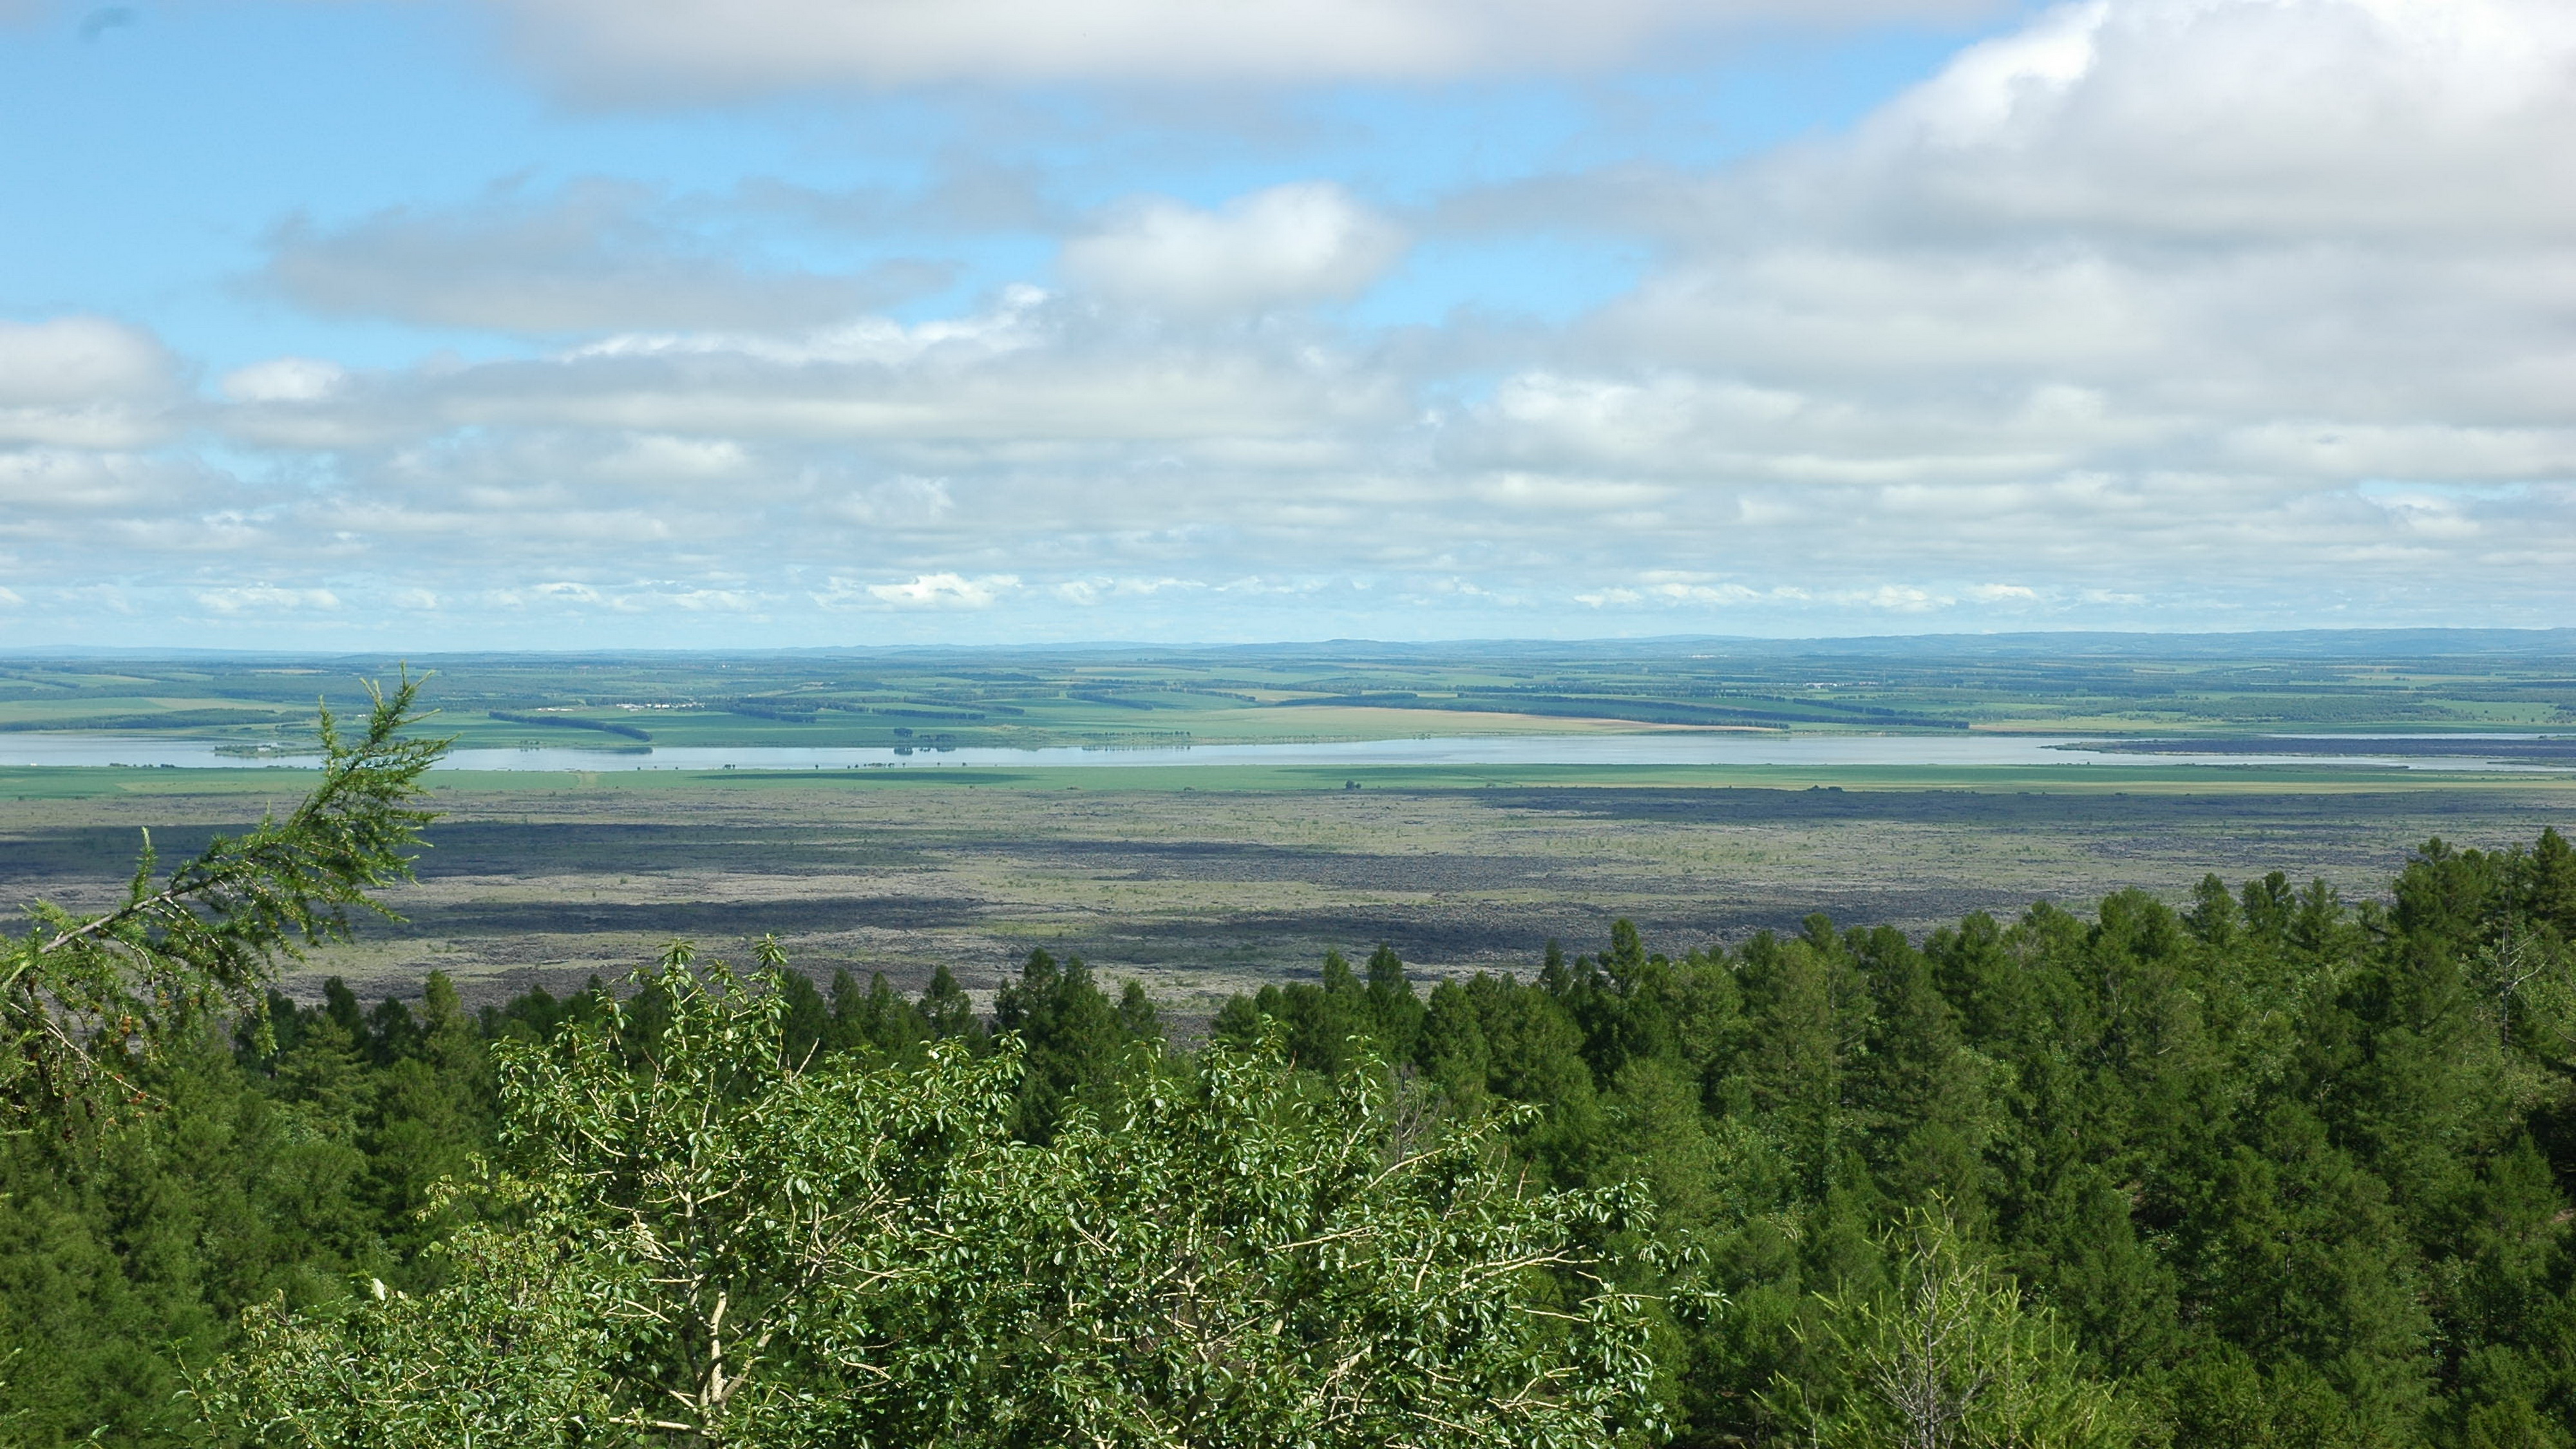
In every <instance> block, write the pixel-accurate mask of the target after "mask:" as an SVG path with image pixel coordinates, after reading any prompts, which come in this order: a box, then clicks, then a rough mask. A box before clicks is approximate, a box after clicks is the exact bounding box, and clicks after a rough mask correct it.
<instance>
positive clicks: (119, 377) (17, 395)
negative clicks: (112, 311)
mask: <svg viewBox="0 0 2576 1449" xmlns="http://www.w3.org/2000/svg"><path fill="white" fill-rule="evenodd" d="M177 395H178V365H177V362H176V360H175V359H174V358H172V357H171V355H170V353H169V351H168V350H167V349H166V348H164V347H163V346H162V345H161V344H160V342H159V341H158V340H157V339H155V338H153V337H152V336H151V335H150V334H148V333H146V332H143V331H141V330H139V329H136V328H133V327H129V326H127V325H125V324H124V323H121V322H115V321H111V320H109V319H107V318H104V317H55V318H50V319H48V320H46V321H42V322H10V321H5V320H0V443H13V442H14V443H46V444H55V445H59V446H62V447H72V448H131V447H137V446H140V445H142V444H145V443H148V442H152V441H157V440H158V439H159V437H160V436H161V435H162V434H163V433H164V432H165V431H166V429H167V413H168V410H169V408H170V407H171V405H172V404H173V403H175V402H176V401H177Z"/></svg>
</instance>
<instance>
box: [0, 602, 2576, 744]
mask: <svg viewBox="0 0 2576 1449" xmlns="http://www.w3.org/2000/svg"><path fill="white" fill-rule="evenodd" d="M408 662H409V663H410V664H411V665H412V666H414V667H415V668H418V669H422V670H427V671H430V672H432V673H433V674H434V676H435V682H434V684H433V685H432V689H431V695H432V697H433V699H434V700H435V702H436V703H437V704H438V706H439V707H440V709H441V715H440V718H439V725H440V727H441V728H443V729H447V730H450V731H453V732H454V733H456V734H457V736H458V741H459V743H460V744H461V745H466V746H519V745H539V744H557V745H561V744H571V743H579V744H582V745H584V746H587V747H593V748H604V749H620V748H625V749H639V750H640V749H644V748H648V747H650V746H655V745H661V746H671V745H701V746H703V745H832V746H853V745H863V746H897V745H916V746H925V747H936V746H938V745H957V746H964V745H1006V746H1007V745H1064V744H1094V745H1100V744H1108V745H1115V744H1169V743H1181V742H1195V743H1202V744H1210V743H1244V742H1255V741H1294V740H1327V739H1332V740H1343V739H1370V738H1386V737H1395V736H1408V735H1437V734H1494V733H1515V734H1519V733H1550V732H1560V731H1599V730H1638V729H1654V728H1665V729H1673V728H1715V729H1760V730H1796V731H1855V730H1858V731H1947V730H1958V729H1980V730H2020V731H2052V732H2072V733H2110V734H2175V735H2185V736H2199V735H2223V734H2227V733H2230V732H2239V733H2242V732H2253V733H2263V732H2272V731H2303V732H2326V733H2331V732H2338V731H2344V732H2350V731H2370V730H2391V729H2395V730H2404V731H2409V732H2435V733H2438V732H2444V731H2485V730H2501V731H2528V730H2548V729H2553V728H2560V729H2563V728H2567V727H2570V726H2576V678H2571V676H2576V633H2571V632H2570V631H2563V630H2553V631H2396V632H2385V633H2368V632H2355V633H2334V632H2319V633H2310V634H2278V635H2246V636H2171V637H2166V636H2145V635H2028V636H2001V637H1996V638H1949V639H1928V640H1927V639H1883V640H1848V641H1825V642H1817V641H1807V642H1803V643H1766V642H1763V641H1755V640H1708V639H1666V640H1644V641H1588V642H1583V643H1572V644H1538V643H1493V644H1444V645H1420V646H1405V645H1385V644H1343V645H1311V646H1285V645H1281V646H1257V647H1255V646H1245V647H1235V648H1206V649H1142V648H1123V649H1122V648H1111V647H1100V648H1088V649H1070V648H1068V649H1046V650H1035V649H985V650H953V649H952V650H872V651H871V650H848V651H802V652H796V653H777V654H731V655H689V654H654V655H592V656H538V655H453V656H437V657H421V658H415V659H413V660H410V661H408ZM404 663H405V661H403V660H400V659H397V658H394V657H390V656H377V655H368V656H349V657H345V658H333V659H317V658H313V657H309V656H297V657H293V658H268V659H263V658H252V657H232V656H220V657H216V656H201V657H191V658H183V659H161V660H144V659H118V660H115V661H113V662H112V663H111V662H104V661H100V660H97V659H79V660H73V659H59V660H54V659H42V658H29V657H19V658H13V659H0V731H11V730H29V729H35V730H113V731H138V730H139V731H152V732H156V733H169V734H181V735H187V736H193V737H200V738H212V739H219V740H226V741H230V742H232V743H234V744H237V745H240V746H243V747H245V748H251V747H256V746H259V745H263V744H265V745H270V746H288V747H292V746H294V745H296V744H298V743H301V742H303V741H305V740H306V739H307V738H308V737H309V730H310V723H311V714H312V709H313V704H314V702H315V700H316V699H317V698H321V697H327V698H329V699H331V700H332V701H334V702H335V704H336V705H337V706H339V707H342V708H344V709H345V708H350V707H354V706H355V705H356V704H357V703H358V702H359V701H360V699H361V696H360V694H359V692H358V681H359V680H360V679H361V678H384V677H389V676H390V675H392V674H393V673H394V672H395V671H396V670H398V669H399V668H401V667H403V665H404Z"/></svg>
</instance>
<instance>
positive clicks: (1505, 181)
mask: <svg viewBox="0 0 2576 1449" xmlns="http://www.w3.org/2000/svg"><path fill="white" fill-rule="evenodd" d="M2572 63H2576V21H2571V18H2570V16H2569V13H2568V12H2567V11H2566V8H2565V7H2564V6H2561V5H2555V4H2548V3H2541V0H2092V3H2082V4H2074V5H2064V6H2054V7H2050V6H2037V5H2031V6H2023V5H2014V4H2007V3H1978V0H1817V3H1808V4H1802V5H1796V6H1791V5H1786V4H1779V3H1767V0H1620V3H1606V0H1600V3H1594V4H1592V5H1589V6H1575V5H1570V4H1559V3H1556V0H1488V3H1481V4H1467V3H1465V0H1341V3H1338V4H1337V3H1327V0H1304V3H1296V4H1290V3H1285V0H1231V3H1228V4H1225V5H1218V4H1214V3H1211V0H1053V3H1049V4H1044V5H1038V4H1031V3H1028V0H953V3H943V4H941V5H939V6H935V7H926V6H924V5H922V4H921V3H920V0H728V3H725V4H718V3H716V0H620V3H614V4H612V3H609V0H486V3H479V4H431V3H363V0H351V3H319V0H316V3H279V4H235V3H227V0H173V3H160V4H153V3H137V4H131V5H111V6H100V5H72V6H65V5H57V4H52V3H47V0H15V3H14V4H13V3H11V0H0V97H5V100H0V647H8V646H12V645H19V646H26V645H54V644H69V643H98V644H126V645H151V644H168V645H184V644H206V645H214V646H231V647H260V646H278V647H313V648H331V647H340V646H349V647H359V646H365V647H380V646H393V647H416V648H423V649H431V648H466V647H526V648H541V647H573V646H581V645H616V646H636V645H652V644H659V643H667V644H673V645H682V644H685V645H692V646H720V645H797V644H834V643H873V642H936V641H947V642H978V641H1006V640H1048V639H1081V638H1121V639H1166V640H1186V639H1293V638H1315V637H1327V636H1354V635H1359V636H1374V637H1387V638H1438V637H1463V636H1481V637H1491V636H1509V635H1533V636H1534V635H1549V636H1587V635H1615V634H1649V633H1652V634H1662V633H1683V632H1692V633H1701V632H1704V633H1734V634H1770V635H1780V634H1791V635H1798V634H1829V633H1858V632H1867V633H1880V632H1909V631H1916V630H1936V631H1954V630H1978V629H2032V628H2040V629H2045V628H2103V627H2113V628H2149V629H2196V628H2278V627H2301V626H2323V625H2369V624H2428V623H2429V624H2469V625H2536V624H2560V623H2566V622H2569V620H2568V618H2567V617H2566V613H2567V609H2566V604H2567V600H2568V597H2569V590H2568V589H2567V586H2566V585H2565V583H2564V582H2563V581H2564V579H2565V578H2566V577H2567V566H2568V564H2569V563H2570V562H2571V561H2576V515H2571V511H2570V505H2571V504H2576V487H2571V479H2576V417H2571V416H2570V414H2571V412H2576V385H2572V384H2576V282H2571V280H2570V279H2571V277H2576V246H2572V245H2571V243H2576V175H2570V172H2571V170H2576V163H2571V161H2570V159H2569V157H2568V155H2567V148H2566V147H2565V146H2564V144H2563V140H2561V139H2559V138H2563V137H2564V136H2565V135H2568V134H2576V87H2571V86H2570V85H2569V84H2568V83H2567V78H2568V76H2569V75H2570V74H2571V64H2572Z"/></svg>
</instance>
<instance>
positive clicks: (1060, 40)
mask: <svg viewBox="0 0 2576 1449" xmlns="http://www.w3.org/2000/svg"><path fill="white" fill-rule="evenodd" d="M496 3H498V4H500V5H501V6H502V8H503V9H504V11H505V12H506V13H507V14H508V15H509V16H510V17H511V18H512V20H513V21H514V22H515V23H516V25H517V26H518V27H519V32H520V35H521V43H522V49H523V52H524V53H525V54H526V55H527V56H528V57H529V59H530V60H531V61H532V62H533V63H535V64H537V65H538V66H540V67H542V68H544V69H546V70H549V71H552V72H553V73H554V74H555V75H556V76H557V77H558V78H559V79H562V80H564V81H566V82H568V83H570V84H571V85H573V86H574V87H575V88H577V89H582V90H588V91H594V92H598V91H607V92H614V93H623V94H627V95H636V94H642V93H649V92H661V93H665V94H667V93H668V92H669V91H670V90H671V89H673V88H675V87H676V88H679V89H682V90H686V91H694V92H699V93H705V92H719V93H721V92H743V91H757V90H765V89H772V88H777V87H798V86H816V85H851V84H856V85H864V86H899V85H913V84H920V83H924V82H930V83H937V82H951V81H972V82H999V83H1005V84H1010V83H1025V82H1033V81H1034V82H1051V81H1068V80H1083V81H1147V82H1163V83H1179V84H1184V85H1207V84H1211V83H1229V82H1238V81H1247V80H1248V81H1255V82H1262V83H1269V84H1287V83H1306V82H1319V81H1321V82H1333V81H1351V80H1360V81H1424V80H1455V79H1462V78H1468V77H1473V76H1481V75H1492V74H1529V73H1564V72H1581V71H1591V70H1599V69H1601V68H1604V67H1607V66H1611V65H1615V64H1618V63H1621V62H1625V61H1631V60H1634V59H1637V58H1638V57H1639V56H1640V54H1641V53H1643V52H1645V51H1646V50H1648V48H1649V47H1653V46H1657V45H1671V44H1674V43H1677V42H1688V41H1691V40H1695V39H1705V38H1707V37H1709V36H1710V35H1712V34H1721V35H1722V34H1727V33H1730V32H1740V31H1742V30H1744V29H1746V28H1748V27H1754V26H1761V25H1766V24H1778V23H1780V22H1784V21H1789V22H1795V23H1797V24H1799V25H1802V26H1815V25H1853V24H1862V23H1870V22H1885V21H1908V20H1913V21H1955V20H1958V19H1960V18H1962V17H1964V16H1973V15H1978V14H1982V13H1987V12H1990V11H1992V10H1993V9H1994V8H1996V7H1995V6H1994V5H1992V4H1990V3H1983V0H1589V3H1585V4H1580V5H1578V4H1569V3H1566V0H1232V3H1227V4H1221V5H1219V4H1208V3H1204V0H1055V3H1037V0H641V3H639V0H496Z"/></svg>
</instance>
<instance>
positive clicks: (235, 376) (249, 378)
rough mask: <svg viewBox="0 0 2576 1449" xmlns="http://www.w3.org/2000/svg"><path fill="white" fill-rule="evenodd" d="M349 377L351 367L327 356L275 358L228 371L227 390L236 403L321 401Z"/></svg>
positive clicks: (226, 377)
mask: <svg viewBox="0 0 2576 1449" xmlns="http://www.w3.org/2000/svg"><path fill="white" fill-rule="evenodd" d="M348 380H349V372H348V369H346V368H344V367H342V366H341V365H340V364H338V363H336V362H332V361H329V360H327V359H324V358H318V357H275V358H271V359H269V360H268V361H266V362H254V363H252V364H251V365H250V366H248V367H241V368H235V369H234V370H233V371H231V372H228V373H225V374H224V379H223V391H224V396H226V397H228V398H230V399H232V400H233V401H234V402H245V403H269V402H274V403H303V402H320V401H322V400H323V399H325V398H327V397H330V396H331V395H332V394H334V393H336V392H338V391H339V390H340V389H341V388H342V387H343V386H344V385H346V384H347V382H348Z"/></svg>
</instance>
